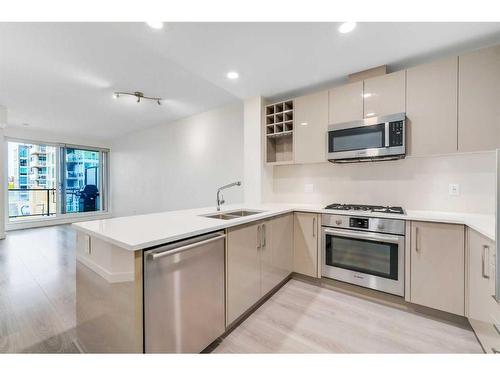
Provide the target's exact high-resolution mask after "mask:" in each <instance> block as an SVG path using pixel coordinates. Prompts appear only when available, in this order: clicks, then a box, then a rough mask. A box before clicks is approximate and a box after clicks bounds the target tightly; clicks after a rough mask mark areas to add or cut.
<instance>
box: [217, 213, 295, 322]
mask: <svg viewBox="0 0 500 375" xmlns="http://www.w3.org/2000/svg"><path fill="white" fill-rule="evenodd" d="M292 249H293V214H287V215H283V216H279V217H276V218H272V219H269V220H265V221H260V222H257V223H252V224H249V225H242V226H238V227H235V228H229V229H228V230H227V237H226V326H227V325H229V324H231V323H232V322H234V321H235V320H236V319H237V318H239V317H240V316H241V315H242V314H243V313H245V312H246V311H247V310H248V309H249V308H250V307H252V306H253V305H254V304H255V303H257V302H258V301H259V300H260V299H261V298H262V297H263V296H265V295H266V294H267V293H268V292H269V291H271V290H272V289H273V288H274V287H275V286H277V285H278V284H279V283H280V282H281V281H283V280H284V279H285V278H286V277H288V276H289V275H290V273H291V272H292V267H293V252H292Z"/></svg>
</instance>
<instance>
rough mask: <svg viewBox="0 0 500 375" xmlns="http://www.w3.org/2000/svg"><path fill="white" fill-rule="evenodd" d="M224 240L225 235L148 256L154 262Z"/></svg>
mask: <svg viewBox="0 0 500 375" xmlns="http://www.w3.org/2000/svg"><path fill="white" fill-rule="evenodd" d="M224 238H226V235H225V234H219V235H218V236H216V237H212V238H209V239H207V240H203V241H199V242H195V243H192V244H189V245H186V246H181V247H177V248H173V249H169V250H165V251H162V252H158V253H150V254H149V256H150V257H151V259H152V260H155V259H158V258H162V257H164V256H167V255H173V254H178V253H182V252H183V251H187V250H191V249H194V248H195V247H198V246H203V245H206V244H209V243H211V242H215V241H218V240H221V239H224Z"/></svg>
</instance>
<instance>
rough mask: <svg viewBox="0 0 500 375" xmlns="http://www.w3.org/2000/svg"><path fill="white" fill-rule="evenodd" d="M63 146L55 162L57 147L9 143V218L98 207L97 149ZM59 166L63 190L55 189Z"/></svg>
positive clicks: (91, 209) (19, 218)
mask: <svg viewBox="0 0 500 375" xmlns="http://www.w3.org/2000/svg"><path fill="white" fill-rule="evenodd" d="M63 150H64V153H63V155H64V156H63V160H61V161H59V162H58V157H57V154H58V147H55V146H49V145H40V144H29V143H19V142H9V143H8V181H7V183H8V190H9V195H8V207H9V219H11V220H23V219H26V218H36V217H38V218H43V217H50V216H53V215H56V213H58V212H61V213H76V212H87V211H96V210H99V188H98V187H99V182H100V181H99V152H97V151H89V150H80V149H72V148H64V149H63ZM58 170H61V173H59V176H60V178H61V179H62V181H61V184H60V186H61V187H62V189H63V191H62V194H61V192H58V189H57V186H58V183H57V181H58ZM60 196H62V197H63V200H62V202H60V199H59V197H60ZM61 203H62V204H61ZM60 204H61V207H59V205H60Z"/></svg>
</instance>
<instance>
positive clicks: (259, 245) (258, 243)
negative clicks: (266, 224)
mask: <svg viewBox="0 0 500 375" xmlns="http://www.w3.org/2000/svg"><path fill="white" fill-rule="evenodd" d="M260 232H261V228H260V225H258V226H257V249H260V248H261V247H262V237H261V235H260Z"/></svg>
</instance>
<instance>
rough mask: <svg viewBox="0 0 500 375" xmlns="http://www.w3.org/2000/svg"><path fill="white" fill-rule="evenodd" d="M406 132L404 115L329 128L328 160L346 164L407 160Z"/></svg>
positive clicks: (375, 118)
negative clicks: (405, 158)
mask: <svg viewBox="0 0 500 375" xmlns="http://www.w3.org/2000/svg"><path fill="white" fill-rule="evenodd" d="M405 130H406V115H405V114H404V113H397V114H394V115H388V116H381V117H371V118H368V119H364V120H360V121H353V122H344V123H340V124H334V125H330V126H329V127H328V136H327V151H326V152H327V155H328V160H329V161H331V162H335V163H347V162H360V161H377V160H393V159H401V158H404V157H405V155H406V140H405V133H406V131H405Z"/></svg>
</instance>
